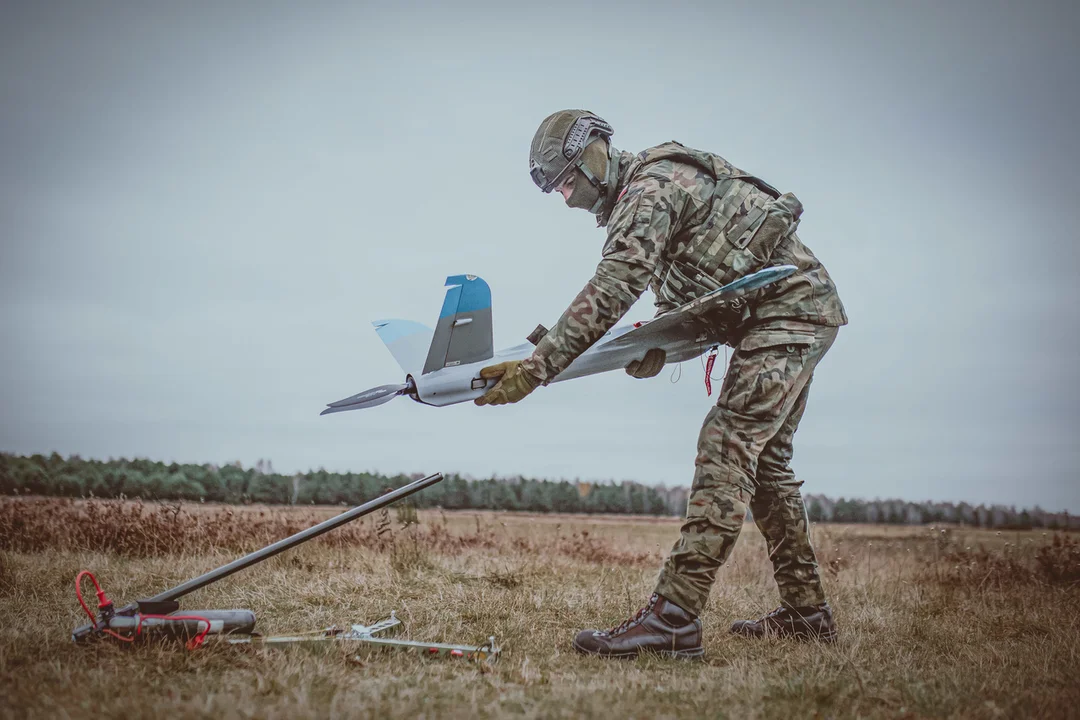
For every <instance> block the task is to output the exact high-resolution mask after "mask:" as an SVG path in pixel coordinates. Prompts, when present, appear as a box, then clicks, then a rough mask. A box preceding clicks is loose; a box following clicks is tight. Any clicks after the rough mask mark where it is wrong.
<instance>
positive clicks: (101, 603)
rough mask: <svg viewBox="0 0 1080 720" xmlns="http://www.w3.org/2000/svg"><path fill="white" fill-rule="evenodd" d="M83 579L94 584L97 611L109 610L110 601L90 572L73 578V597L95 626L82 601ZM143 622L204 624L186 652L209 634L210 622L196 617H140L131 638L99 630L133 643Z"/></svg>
mask: <svg viewBox="0 0 1080 720" xmlns="http://www.w3.org/2000/svg"><path fill="white" fill-rule="evenodd" d="M84 577H88V578H90V582H92V583H94V590H95V592H96V593H97V598H98V610H102V611H107V610H111V609H112V601H111V600H109V598H107V597H106V596H105V591H104V590H102V589H101V585H99V584H98V581H97V578H95V577H94V574H93V573H92V572H90V571H89V570H82V571H80V572H79V574H78V575H76V576H75V597H77V598H78V599H79V605H82V609H83V612H85V613H86V617H88V618H90V624H91V625H96V624H97V618H96V617H94V613H93V612H91V611H90V608H89V607H87V605H86V601H85V600H83V596H82V587H81V586H82V579H83V578H84ZM144 620H194V621H196V622H202V623H206V627H205V628H203V629H202V630H201V631H200V632H199V634H198V635H196V636H195V637H193V638H191V639H190V640H188V641H187V643H186V647H187V649H188V650H194V649H195V648H197V647H199V646H200V645H202V644H203V641H204V640H205V639H206V635H207V634H208V633H209V632H210V621H209V620H207V619H206V618H204V617H199V616H198V615H140V616H139V623H138V625H136V626H135V635H133V636H132V637H127V636H125V635H121V634H120V633H118V632H116V631H115V630H112V629H111V628H102V629H101V630H102V632H104V633H105V634H106V635H111V636H112V637H114V638H116V639H117V640H121V641H123V642H127V643H130V642H135V638H136V637H138V635H139V633H140V632H142V624H143V621H144Z"/></svg>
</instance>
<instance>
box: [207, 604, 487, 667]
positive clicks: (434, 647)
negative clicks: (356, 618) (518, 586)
mask: <svg viewBox="0 0 1080 720" xmlns="http://www.w3.org/2000/svg"><path fill="white" fill-rule="evenodd" d="M401 627H402V625H401V621H400V620H399V619H398V617H397V614H396V613H393V612H391V613H390V617H388V618H386V619H385V620H380V621H379V622H377V623H375V624H373V625H352V626H350V628H349V629H348V630H345V629H344V628H338V627H329V628H327V629H325V630H317V631H315V632H311V633H301V634H299V635H267V636H262V635H252V636H251V637H241V638H227V639H226V640H225V642H227V643H229V644H230V645H252V646H255V647H281V646H286V645H323V646H325V645H327V644H330V643H339V642H354V643H361V644H364V645H368V646H372V647H380V648H398V649H403V650H412V651H414V652H420V653H423V654H424V655H428V656H431V657H440V656H442V657H452V658H463V659H466V660H475V661H488V662H491V661H494V660H496V659H497V658H498V657H499V653H500V650H499V648H498V646H496V645H495V636H494V635H492V636H491V637H489V638H488V642H487V644H486V645H455V644H451V643H426V642H420V641H418V640H399V639H396V638H391V637H387V635H390V634H393V633H394V632H397V631H398V630H400V628H401Z"/></svg>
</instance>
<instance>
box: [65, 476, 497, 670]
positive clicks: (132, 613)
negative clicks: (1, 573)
mask: <svg viewBox="0 0 1080 720" xmlns="http://www.w3.org/2000/svg"><path fill="white" fill-rule="evenodd" d="M442 479H443V476H442V474H441V473H435V474H434V475H428V476H427V477H424V478H421V479H419V480H416V481H414V482H411V483H409V484H408V485H404V486H402V487H400V488H398V489H397V490H393V491H391V492H388V493H386V494H385V495H382V496H380V497H377V498H375V499H374V500H370V501H368V502H366V503H364V504H363V505H359V506H357V507H355V508H352V509H351V510H348V511H346V512H344V513H342V514H340V515H337V516H335V517H333V518H330V519H329V520H326V521H324V522H321V523H319V524H318V525H315V526H313V527H310V528H308V529H307V530H303V531H301V532H298V533H296V534H295V535H293V536H291V537H288V538H285V539H284V540H279V541H278V542H276V543H273V544H272V545H268V546H266V547H264V548H262V549H261V550H256V551H255V552H253V553H251V554H249V555H245V556H243V557H241V558H238V559H237V560H234V561H232V562H231V563H229V564H228V565H223V566H222V567H219V568H217V569H216V570H211V571H210V572H208V573H204V574H203V575H200V576H198V577H195V578H192V579H191V580H188V581H187V582H184V583H181V584H180V585H177V586H176V587H174V588H171V589H169V590H166V591H164V592H162V593H159V594H157V595H154V596H153V597H151V598H146V599H143V600H137V601H136V602H134V603H131V604H129V605H125V606H124V607H121V608H119V609H117V608H115V607H114V606H113V603H112V601H110V600H109V599H108V598H107V597H106V595H105V592H104V591H103V590H102V589H101V586H100V585H99V584H98V581H97V580H96V579H95V578H94V576H93V574H91V573H90V572H88V571H85V570H84V571H82V572H80V573H79V574H78V576H77V577H76V578H75V592H76V595H77V596H78V599H79V604H80V605H81V606H82V608H83V611H84V612H85V613H86V614H87V616H88V617H89V619H90V621H91V622H90V623H88V624H86V625H82V626H80V627H77V628H75V630H74V631H72V634H71V639H72V640H73V641H74V642H77V643H82V642H87V641H90V640H94V639H99V638H103V637H110V638H113V639H114V640H117V641H120V642H125V643H133V642H136V641H138V640H144V639H151V638H165V639H178V640H185V641H187V643H188V647H189V648H192V649H193V648H195V647H198V646H199V645H201V644H202V643H203V642H204V640H205V639H206V638H207V636H209V635H223V636H227V637H226V640H227V641H228V642H229V643H231V644H254V645H263V646H272V645H281V644H291V643H296V642H304V643H309V642H326V641H330V640H332V641H357V642H363V643H368V644H373V645H380V646H392V647H405V648H411V649H417V650H421V651H422V652H425V653H427V654H429V655H441V654H449V655H451V656H453V657H470V658H474V659H489V658H493V657H495V656H496V655H497V654H498V650H497V649H496V648H495V642H494V638H489V642H488V643H487V644H486V645H481V646H476V647H472V646H466V645H460V646H459V645H443V644H440V643H418V642H415V641H411V640H396V639H392V638H389V637H386V635H387V634H388V633H387V631H389V630H392V629H397V628H398V627H399V626H400V624H401V623H400V621H399V620H398V619H397V618H396V616H394V615H393V614H391V617H390V618H389V619H387V620H383V621H380V622H378V623H375V624H374V625H372V626H370V627H369V626H365V625H353V626H351V629H350V630H348V631H342V630H339V629H337V628H328V629H326V630H321V631H317V632H315V633H309V634H301V635H296V636H276V637H263V636H262V635H260V634H259V633H257V632H255V613H253V612H252V611H250V610H185V611H181V610H180V603H179V602H178V600H179V599H180V598H181V597H183V596H184V595H187V594H189V593H191V592H194V591H195V590H198V589H200V588H203V587H206V586H207V585H210V584H212V583H215V582H217V581H218V580H221V579H223V578H226V577H228V576H229V575H232V574H233V573H236V572H239V571H240V570H243V569H245V568H247V567H250V566H252V565H255V564H256V563H260V562H262V561H263V560H266V559H267V558H270V557H273V556H274V555H277V554H278V553H281V552H284V551H285V550H288V549H290V548H293V547H296V546H297V545H300V544H301V543H303V542H306V541H308V540H311V539H312V538H315V537H318V536H319V535H322V534H324V533H327V532H329V531H331V530H333V529H334V528H336V527H339V526H341V525H344V524H345V523H348V522H351V521H353V520H355V519H357V518H359V517H363V516H364V515H367V514H369V513H372V512H374V511H376V510H379V509H382V508H384V507H386V506H387V505H390V504H391V503H393V502H395V501H396V500H400V499H401V498H404V497H407V496H409V495H412V494H413V493H416V492H419V491H420V490H423V489H424V488H427V487H430V486H432V485H434V484H436V483H438V482H441V481H442ZM87 578H88V579H89V580H90V581H91V582H92V583H93V585H94V589H95V592H96V594H97V610H98V612H97V616H96V617H95V615H94V613H93V612H92V611H91V610H90V608H89V607H88V605H87V603H86V602H85V601H84V599H83V596H82V585H83V581H84V579H87Z"/></svg>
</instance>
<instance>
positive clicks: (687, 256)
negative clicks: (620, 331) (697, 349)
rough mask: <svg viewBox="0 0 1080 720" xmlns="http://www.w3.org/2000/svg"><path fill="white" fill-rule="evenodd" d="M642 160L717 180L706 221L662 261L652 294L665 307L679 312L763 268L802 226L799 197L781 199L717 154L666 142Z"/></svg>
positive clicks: (741, 307) (683, 235)
mask: <svg viewBox="0 0 1080 720" xmlns="http://www.w3.org/2000/svg"><path fill="white" fill-rule="evenodd" d="M642 156H643V158H642V159H643V161H644V163H643V165H642V167H645V166H647V165H649V164H651V163H654V162H658V161H661V160H673V161H675V162H680V163H685V164H687V165H691V166H694V167H698V168H701V169H702V170H703V171H705V172H706V173H707V174H708V175H710V176H711V177H712V178H713V179H714V180H715V181H716V185H715V189H714V191H713V194H712V200H711V206H710V209H709V213H708V218H707V219H706V220H705V221H704V222H702V223H700V224H699V225H697V226H696V227H685V228H683V229H682V231H681V232H679V233H678V234H677V236H676V237H675V238H673V242H671V243H669V247H667V248H666V249H665V251H664V254H663V256H662V257H661V258H660V263H659V266H658V268H657V276H656V277H655V278H654V281H653V292H655V293H656V297H657V305H659V306H660V307H661V308H670V307H677V306H679V305H682V304H684V303H687V302H689V301H690V300H693V299H694V298H697V297H701V296H702V295H704V294H706V293H708V292H711V291H712V290H716V289H717V288H719V287H721V286H723V285H726V284H727V283H729V282H731V281H733V280H735V279H736V278H739V277H741V276H743V275H745V274H747V273H749V272H753V271H754V270H758V269H760V268H762V267H764V266H765V265H766V263H768V261H769V258H770V257H771V256H772V254H773V252H774V251H775V250H776V248H777V246H778V245H779V244H780V243H781V242H783V241H784V239H786V238H787V237H789V236H790V235H791V233H793V232H794V231H795V228H796V227H797V226H798V224H799V216H800V215H801V214H802V204H801V203H800V202H799V200H798V198H796V197H795V196H794V195H792V194H791V193H785V194H783V195H781V194H780V192H779V191H778V190H777V189H776V188H774V187H773V186H771V185H769V184H768V183H766V182H765V181H764V180H762V179H760V178H758V177H755V176H754V175H750V174H749V173H745V172H743V171H742V170H739V169H738V168H736V167H734V166H733V165H731V164H730V163H729V162H728V161H727V160H725V159H724V158H722V157H720V156H719V155H713V154H712V153H706V152H702V151H699V150H693V149H691V148H687V147H685V146H683V145H680V144H678V143H666V144H664V145H661V146H659V147H656V148H652V149H650V150H647V151H646V152H645V153H642ZM736 305H737V307H733V308H731V309H732V310H735V311H736V313H737V314H740V313H741V314H743V315H744V316H745V314H746V313H747V307H746V304H745V303H736ZM733 319H734V318H733ZM744 319H745V318H744Z"/></svg>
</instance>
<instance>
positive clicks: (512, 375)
mask: <svg viewBox="0 0 1080 720" xmlns="http://www.w3.org/2000/svg"><path fill="white" fill-rule="evenodd" d="M480 377H482V378H483V379H485V380H491V379H492V378H498V377H501V378H502V380H500V381H499V383H498V384H497V385H496V386H495V387H493V388H491V389H490V390H488V391H487V392H486V393H484V395H483V396H481V397H478V398H476V400H473V402H474V403H476V404H477V405H506V404H507V403H516V402H517V401H518V400H521V399H522V398H524V397H525V396H526V395H528V394H529V393H531V392H532V391H533V390H535V389H536V388H537V386H538V385H539V384H540V381H539V380H538V379H537V378H535V377H533V376H532V375H530V374H529V373H527V372H526V371H525V370H523V369H522V367H521V361H520V360H510V361H507V362H503V363H499V364H498V365H490V366H488V367H486V368H484V369H483V370H481V371H480Z"/></svg>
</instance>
